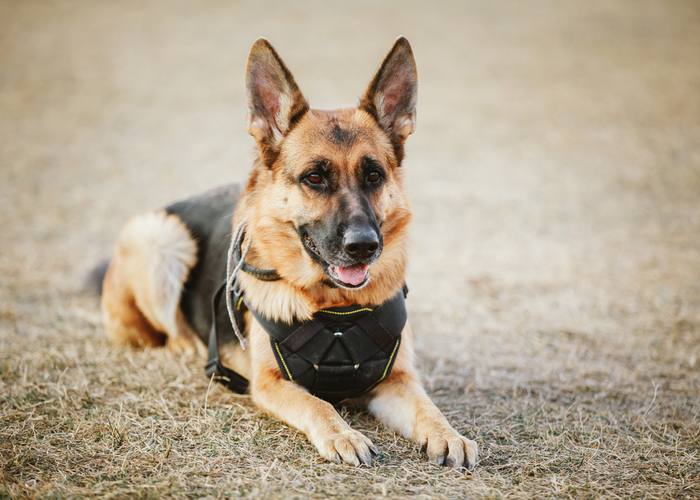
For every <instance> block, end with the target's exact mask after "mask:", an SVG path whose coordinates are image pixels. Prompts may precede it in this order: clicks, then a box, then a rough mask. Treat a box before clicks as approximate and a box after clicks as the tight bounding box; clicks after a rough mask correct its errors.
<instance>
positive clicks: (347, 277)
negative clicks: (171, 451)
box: [328, 264, 369, 287]
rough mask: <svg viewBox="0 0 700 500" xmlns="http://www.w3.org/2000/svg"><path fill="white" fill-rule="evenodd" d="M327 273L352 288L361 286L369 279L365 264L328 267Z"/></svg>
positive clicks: (367, 267)
mask: <svg viewBox="0 0 700 500" xmlns="http://www.w3.org/2000/svg"><path fill="white" fill-rule="evenodd" d="M328 272H329V274H330V275H331V276H332V277H333V278H336V279H338V280H339V281H341V282H342V283H344V284H345V285H350V286H353V287H356V286H360V285H362V284H363V283H364V282H365V280H367V279H368V278H369V266H368V265H367V264H355V265H353V266H347V267H339V266H329V267H328Z"/></svg>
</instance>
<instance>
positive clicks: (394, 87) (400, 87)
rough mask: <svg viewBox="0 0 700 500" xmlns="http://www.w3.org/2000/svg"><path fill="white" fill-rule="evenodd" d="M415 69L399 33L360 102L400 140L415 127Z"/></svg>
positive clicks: (361, 105)
mask: <svg viewBox="0 0 700 500" xmlns="http://www.w3.org/2000/svg"><path fill="white" fill-rule="evenodd" d="M417 99H418V72H417V71H416V61H415V59H413V51H412V50H411V44H410V43H408V40H406V38H404V37H402V36H400V37H399V38H397V39H396V41H395V42H394V46H393V47H392V48H391V50H390V51H389V53H388V54H387V55H386V57H385V58H384V61H383V62H382V65H381V66H380V67H379V70H378V71H377V74H376V75H374V78H373V79H372V81H371V82H370V84H369V87H367V90H366V91H365V95H364V96H363V97H362V100H361V101H360V108H362V109H364V110H365V111H367V112H368V113H369V114H371V115H372V116H373V117H374V118H375V119H376V120H377V123H379V125H380V126H381V127H382V128H383V129H384V130H385V131H386V132H387V133H388V134H389V135H390V136H391V137H392V139H393V140H394V142H395V143H396V142H399V143H403V141H405V140H406V138H407V137H408V136H409V135H410V134H412V133H413V130H414V129H415V127H416V101H417Z"/></svg>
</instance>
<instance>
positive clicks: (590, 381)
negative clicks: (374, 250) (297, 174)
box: [0, 0, 700, 498]
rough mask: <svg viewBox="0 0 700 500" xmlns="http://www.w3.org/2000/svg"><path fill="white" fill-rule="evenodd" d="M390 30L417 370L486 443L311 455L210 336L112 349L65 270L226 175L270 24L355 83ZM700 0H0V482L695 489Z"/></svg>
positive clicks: (343, 83) (17, 486) (414, 492)
mask: <svg viewBox="0 0 700 500" xmlns="http://www.w3.org/2000/svg"><path fill="white" fill-rule="evenodd" d="M399 34H404V35H406V36H407V37H408V38H409V40H411V42H412V44H413V46H414V50H415V53H416V59H417V62H418V68H419V74H420V82H421V91H420V97H419V116H418V129H417V132H416V134H415V135H414V136H412V137H411V138H410V139H409V141H408V149H407V153H408V157H407V161H406V171H407V177H408V186H409V191H410V196H411V199H412V202H413V207H414V212H415V221H414V224H413V228H412V234H413V239H414V241H413V251H412V260H411V262H412V267H411V270H410V274H409V286H410V289H411V292H410V295H409V301H408V307H409V315H410V319H411V322H412V325H413V329H414V331H415V332H416V335H417V349H418V353H419V367H420V370H421V373H422V377H423V380H424V382H425V384H426V387H427V388H428V390H429V392H430V394H431V396H432V397H433V398H434V400H435V401H436V403H437V404H438V405H439V406H440V408H441V409H442V410H443V411H444V412H445V414H446V415H447V417H448V419H449V420H450V421H451V422H452V423H453V424H454V425H455V426H456V428H457V429H458V430H460V431H461V432H462V433H464V434H465V435H466V436H468V437H470V438H472V439H476V440H477V441H478V442H479V443H480V447H481V459H480V462H479V465H478V466H477V468H476V470H475V471H474V473H472V474H467V475H463V474H459V473H457V472H454V471H449V470H444V469H441V468H440V467H437V466H434V465H431V464H428V463H427V462H426V461H425V457H421V455H420V453H419V451H418V449H417V447H415V446H413V445H412V444H410V443H407V442H406V441H405V440H404V439H402V438H401V437H399V436H397V435H395V434H394V433H393V432H392V431H390V430H387V429H386V428H384V427H383V426H382V424H381V423H379V422H377V421H375V420H373V419H372V418H371V417H370V416H368V415H367V414H365V413H357V412H354V411H347V412H346V413H345V414H344V416H345V417H346V418H347V419H348V421H350V422H351V423H352V425H353V426H354V427H355V428H357V429H360V430H361V431H362V432H364V433H365V434H367V435H368V436H369V437H370V438H371V439H372V440H373V441H374V443H375V444H376V445H377V446H378V447H379V448H380V450H381V452H382V455H381V457H380V458H379V460H378V464H377V465H376V466H375V467H371V468H358V469H355V468H351V467H346V466H338V465H335V464H330V463H326V462H324V461H323V460H321V459H320V458H319V457H318V456H317V455H316V453H315V452H314V450H313V448H312V447H311V446H310V445H309V443H308V442H307V441H306V439H305V438H304V437H303V436H302V435H300V434H299V433H298V432H296V431H294V430H293V429H290V428H288V427H286V426H284V425H282V424H280V423H279V422H276V421H274V420H272V419H270V418H268V417H265V416H264V415H261V414H260V413H259V412H258V411H257V410H256V409H255V407H254V406H253V405H252V404H251V403H250V400H249V398H248V397H245V396H238V395H235V394H231V393H228V392H226V391H225V390H223V389H222V388H221V387H219V386H216V385H214V386H211V387H209V385H208V383H207V380H206V379H205V378H204V375H203V362H202V360H200V359H194V358H187V357H180V356H174V355H172V354H170V353H168V352H165V351H163V350H149V351H135V350H131V349H122V348H115V347H113V346H109V345H108V344H107V343H106V341H105V338H104V332H103V330H102V327H101V324H100V317H99V312H98V307H97V302H96V299H95V298H94V297H91V296H89V295H86V294H84V293H82V292H81V283H82V279H83V277H84V276H85V275H86V273H87V272H88V270H89V269H90V268H91V266H92V265H93V264H94V263H96V262H98V261H99V260H100V259H101V258H103V257H104V256H106V255H108V254H109V252H110V248H111V245H112V242H113V241H114V237H115V236H116V233H117V231H118V228H119V226H120V225H121V224H123V222H124V221H125V220H126V219H127V218H128V217H129V216H130V215H132V214H134V213H137V212H138V211H141V210H145V209H147V208H152V207H158V206H162V205H163V204H165V203H167V202H169V201H172V200H175V199H178V198H179V197H183V196H187V195H190V194H194V193H197V192H199V191H201V190H204V189H206V188H209V187H212V186H215V185H217V184H221V183H224V182H230V181H233V180H242V179H244V178H245V176H246V175H247V172H248V166H249V158H250V148H251V147H252V139H251V138H250V137H249V136H248V135H247V134H246V132H245V126H244V115H245V109H244V96H243V92H242V82H243V70H244V67H245V58H246V56H247V51H248V49H249V47H250V45H251V43H252V41H253V40H254V39H255V38H256V37H257V36H261V35H264V36H266V37H268V38H269V39H270V40H271V41H272V43H273V44H274V45H275V46H276V47H277V48H278V50H279V52H280V53H281V55H282V57H283V58H284V59H285V61H286V62H287V63H288V65H289V67H290V68H291V70H292V71H293V72H294V74H295V76H296V78H297V81H298V83H299V84H300V86H301V88H302V90H303V91H304V92H305V93H306V94H307V97H308V98H309V100H310V102H311V104H312V105H314V106H318V107H334V106H338V105H344V104H352V103H354V102H355V100H356V97H357V96H359V95H360V94H361V92H362V90H363V89H364V86H365V85H366V84H367V82H368V81H369V79H370V77H371V75H372V73H373V71H374V70H375V68H376V66H377V65H378V63H379V61H380V60H381V57H382V56H383V54H384V52H385V51H386V50H387V49H388V48H389V46H390V44H391V42H392V40H393V39H394V38H395V36H397V35H399ZM699 478H700V7H699V6H698V4H697V2H694V1H680V0H678V1H665V2H662V1H639V0H635V1H631V0H630V1H615V2H610V1H600V2H597V1H591V2H586V3H585V4H584V3H579V2H577V3H574V2H567V3H564V2H556V1H549V0H541V1H533V2H506V1H499V2H488V3H486V2H483V3H482V2H460V3H457V4H451V3H431V4H429V5H428V4H422V3H419V2H409V3H406V2H401V3H392V2H386V3H382V4H381V5H379V4H377V5H375V4H374V3H366V4H365V3H362V2H359V3H346V4H344V5H330V4H325V3H317V4H310V3H308V4H306V3H305V4H299V3H296V2H295V3H279V4H277V3H269V4H267V3H262V2H235V3H233V2H232V3H226V2H217V1H208V2H202V3H197V4H194V3H189V2H151V3H148V4H142V3H141V2H136V1H133V2H131V1H123V2H118V3H108V2H101V3H94V2H79V1H65V2H48V1H46V2H45V1H41V2H21V3H20V2H11V1H0V498H2V497H33V498H62V497H73V498H81V497H99V498H111V497H144V498H146V497H161V496H169V497H177V498H180V497H188V498H189V497H202V496H206V497H236V496H246V495H247V496H250V497H253V498H256V497H257V498H327V497H330V496H337V497H369V498H375V497H383V496H388V497H393V498H401V497H418V498H421V497H423V498H465V497H468V498H472V497H473V498H533V497H536V498H539V497H555V498H598V497H605V498H610V497H622V498H639V497H643V498H698V497H700V479H699Z"/></svg>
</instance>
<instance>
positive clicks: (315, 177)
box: [306, 172, 323, 184]
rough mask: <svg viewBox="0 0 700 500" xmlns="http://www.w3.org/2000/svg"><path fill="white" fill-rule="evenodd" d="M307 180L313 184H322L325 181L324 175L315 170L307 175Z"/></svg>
mask: <svg viewBox="0 0 700 500" xmlns="http://www.w3.org/2000/svg"><path fill="white" fill-rule="evenodd" d="M306 180H307V181H309V182H310V183H311V184H321V183H322V182H323V177H321V176H320V175H319V174H317V173H316V172H314V173H311V174H309V175H308V176H306Z"/></svg>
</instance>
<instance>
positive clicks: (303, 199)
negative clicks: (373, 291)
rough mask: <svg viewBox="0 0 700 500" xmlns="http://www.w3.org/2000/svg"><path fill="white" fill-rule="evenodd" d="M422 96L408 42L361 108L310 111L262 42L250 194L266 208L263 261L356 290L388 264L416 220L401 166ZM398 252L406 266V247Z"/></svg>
mask: <svg viewBox="0 0 700 500" xmlns="http://www.w3.org/2000/svg"><path fill="white" fill-rule="evenodd" d="M417 87H418V85H417V73H416V66H415V61H414V59H413V53H412V51H411V47H410V45H409V43H408V40H406V39H405V38H403V37H401V38H399V39H397V40H396V42H395V43H394V46H393V47H392V49H391V50H390V51H389V53H388V54H387V56H386V57H385V59H384V61H383V62H382V64H381V66H380V68H379V70H378V71H377V73H376V75H375V76H374V78H373V79H372V81H371V82H370V84H369V86H368V88H367V90H366V91H365V93H364V95H363V97H362V99H361V101H360V105H359V106H358V107H357V108H347V109H339V110H334V111H323V110H315V109H310V108H309V105H308V104H307V101H306V99H305V98H304V96H303V95H302V93H301V91H300V90H299V87H298V86H297V84H296V82H295V81H294V78H293V77H292V75H291V73H290V72H289V70H288V69H287V67H286V66H285V65H284V63H283V62H282V60H281V59H280V57H279V56H278V55H277V53H276V52H275V50H274V49H273V47H272V46H271V45H270V43H269V42H268V41H267V40H264V39H259V40H258V41H256V42H255V44H254V45H253V48H252V50H251V53H250V57H249V59H248V68H247V73H246V95H247V100H248V131H249V132H250V134H251V135H252V136H253V137H254V138H255V140H256V141H257V144H258V147H259V151H260V162H259V165H258V168H257V169H256V170H255V171H254V172H253V176H252V177H251V181H250V183H249V186H248V190H249V192H257V193H259V194H261V195H260V196H258V197H257V198H258V199H260V200H264V201H261V202H260V203H262V204H263V205H259V206H258V213H257V216H256V217H257V223H256V236H255V239H256V241H257V239H258V238H262V239H264V240H266V243H267V245H266V246H267V248H268V250H271V251H267V252H266V251H264V250H263V251H262V253H264V254H266V255H264V260H266V261H267V262H269V263H270V264H273V265H274V266H275V267H276V268H277V269H278V271H279V272H280V274H282V275H283V276H284V275H286V276H290V275H291V276H292V277H293V278H294V279H296V281H297V283H298V284H303V285H309V284H313V283H314V282H317V281H319V279H320V280H322V281H323V282H324V283H325V284H326V285H330V286H332V287H340V288H344V289H358V288H362V287H364V286H365V285H366V284H367V283H368V282H369V280H370V274H371V273H372V274H373V275H374V274H376V272H375V269H376V271H377V272H378V271H379V270H380V266H379V264H378V262H380V263H381V262H382V261H384V260H386V261H389V260H390V259H389V258H383V259H381V260H380V256H381V255H382V253H383V252H387V251H388V249H389V248H390V247H391V245H392V238H393V239H397V238H399V237H400V238H402V239H403V238H404V237H405V226H406V224H407V223H408V220H409V219H410V212H409V210H408V206H407V204H406V201H405V197H404V194H403V185H402V179H401V177H402V175H401V169H400V166H401V161H402V159H403V154H404V149H403V147H404V141H405V140H406V138H407V137H408V135H410V134H411V133H412V132H413V130H414V128H415V122H416V98H417ZM263 192H264V193H265V195H264V196H263V195H262V193H263ZM273 234H274V236H273ZM395 243H397V242H395ZM270 245H272V246H273V247H275V248H271V247H270ZM394 246H396V245H394ZM295 252H296V253H295ZM299 253H301V254H305V256H304V258H302V259H300V258H299V257H301V255H300V254H299ZM395 253H396V255H395V256H393V257H392V258H394V259H399V260H401V262H403V259H404V251H403V248H396V249H395ZM375 264H376V266H375ZM391 265H394V267H396V266H397V265H398V264H396V263H393V264H392V263H390V262H387V266H385V267H387V269H388V270H389V268H390V267H391ZM292 266H293V267H292ZM370 270H371V271H370ZM393 271H394V272H395V271H396V269H394V270H393Z"/></svg>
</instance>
